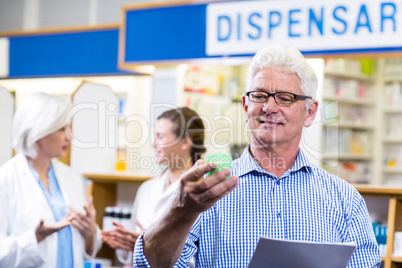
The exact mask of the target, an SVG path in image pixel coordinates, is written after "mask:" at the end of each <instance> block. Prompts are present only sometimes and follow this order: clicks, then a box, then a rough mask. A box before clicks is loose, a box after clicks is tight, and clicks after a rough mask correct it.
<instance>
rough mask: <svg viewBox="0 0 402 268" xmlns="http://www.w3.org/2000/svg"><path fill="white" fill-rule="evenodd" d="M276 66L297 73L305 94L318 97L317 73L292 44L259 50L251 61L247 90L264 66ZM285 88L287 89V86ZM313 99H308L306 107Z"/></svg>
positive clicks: (284, 70) (281, 69)
mask: <svg viewBox="0 0 402 268" xmlns="http://www.w3.org/2000/svg"><path fill="white" fill-rule="evenodd" d="M269 67H271V68H275V69H278V70H280V71H283V72H287V73H296V75H297V76H298V77H299V79H300V87H301V90H302V91H303V94H305V95H306V96H310V97H312V98H313V99H315V97H316V92H317V87H318V79H317V75H316V73H315V71H314V69H313V67H311V65H310V64H309V63H308V62H307V61H306V59H305V58H304V57H303V55H302V54H301V53H300V51H298V50H297V49H296V48H294V47H291V46H280V45H274V46H271V47H267V48H264V49H262V50H260V51H258V52H257V53H256V54H255V56H254V58H253V60H252V61H251V63H250V66H249V68H248V72H247V80H246V92H248V91H250V90H251V85H252V83H253V80H254V77H255V75H256V74H257V73H258V72H259V71H261V70H262V69H264V68H269ZM283 90H286V89H285V88H284V89H283ZM312 103H313V100H311V99H307V100H306V109H308V107H309V106H310V105H311V104H312Z"/></svg>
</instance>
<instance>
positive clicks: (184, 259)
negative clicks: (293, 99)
mask: <svg viewBox="0 0 402 268" xmlns="http://www.w3.org/2000/svg"><path fill="white" fill-rule="evenodd" d="M232 173H233V174H234V175H237V176H239V186H238V187H237V188H236V189H235V190H233V191H232V192H231V193H230V194H228V195H227V196H226V197H224V198H222V199H221V200H219V201H218V202H217V203H216V204H215V205H214V206H213V207H212V208H210V209H209V210H207V211H205V212H203V213H202V214H201V215H200V216H199V217H198V219H197V220H196V222H195V223H194V225H193V227H192V228H191V230H190V233H189V234H188V236H187V241H186V244H185V247H184V249H183V252H182V254H181V256H180V258H179V260H178V262H177V263H176V265H175V267H188V263H189V260H190V259H191V258H192V257H193V256H194V258H195V266H196V267H228V268H233V267H247V265H248V263H249V261H250V259H251V257H252V255H253V252H254V250H255V248H256V245H257V242H258V239H259V237H261V236H264V237H269V238H278V239H289V240H299V241H312V242H355V243H356V245H357V248H356V250H355V252H354V253H353V255H352V257H351V259H350V261H349V264H348V267H359V268H361V267H379V265H380V263H381V258H380V253H379V249H378V245H377V242H376V240H375V237H374V233H373V228H372V225H371V223H370V219H369V215H368V211H367V208H366V204H365V202H364V199H363V198H362V196H361V195H360V194H359V193H358V191H357V190H356V189H355V188H354V187H353V186H351V185H350V184H349V183H347V182H346V181H344V180H342V179H340V178H338V177H336V176H334V175H332V174H330V173H328V172H326V171H324V170H323V169H321V168H319V167H316V166H314V165H312V164H310V163H309V162H308V160H307V158H306V157H305V155H304V154H303V153H302V151H300V152H299V154H298V156H297V158H296V161H295V163H294V165H293V166H292V167H291V168H290V169H289V170H287V171H286V172H285V173H284V174H282V176H281V177H280V178H278V177H276V176H275V175H273V174H271V173H269V172H267V171H265V170H263V169H262V168H261V167H260V166H259V165H258V164H257V163H256V162H255V160H254V159H253V158H252V156H251V155H250V153H249V152H248V148H247V149H246V150H245V151H244V153H243V154H242V156H241V158H239V159H237V160H235V161H233V163H232ZM133 259H134V267H150V266H149V264H148V262H147V260H146V258H145V256H144V255H143V250H142V236H140V237H139V239H138V240H137V243H136V245H135V249H134V257H133Z"/></svg>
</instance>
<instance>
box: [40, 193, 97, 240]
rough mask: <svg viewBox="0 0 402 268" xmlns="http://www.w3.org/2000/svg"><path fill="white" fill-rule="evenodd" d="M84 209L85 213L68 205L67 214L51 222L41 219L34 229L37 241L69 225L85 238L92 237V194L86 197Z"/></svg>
mask: <svg viewBox="0 0 402 268" xmlns="http://www.w3.org/2000/svg"><path fill="white" fill-rule="evenodd" d="M84 210H85V213H81V212H79V211H77V210H76V209H74V208H72V207H68V210H67V214H66V215H65V216H64V217H63V218H61V219H60V220H59V221H58V222H56V223H53V224H45V222H44V220H43V219H41V220H40V222H39V224H38V226H37V227H36V230H35V235H36V240H37V241H38V243H39V242H41V241H42V240H44V239H45V238H46V237H47V236H49V235H51V234H53V233H54V232H57V231H59V230H60V229H62V228H64V227H66V226H69V225H72V226H74V227H75V228H77V229H78V230H79V232H80V233H81V234H82V236H83V237H84V238H85V240H87V239H88V240H90V239H92V238H93V236H94V234H95V231H96V222H95V216H96V210H95V207H94V205H93V198H92V196H90V197H89V198H88V203H87V205H85V206H84Z"/></svg>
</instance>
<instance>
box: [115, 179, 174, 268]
mask: <svg viewBox="0 0 402 268" xmlns="http://www.w3.org/2000/svg"><path fill="white" fill-rule="evenodd" d="M168 174H169V172H168V171H167V172H164V173H163V174H162V176H160V177H155V178H153V179H150V180H148V181H146V182H144V183H142V184H141V186H140V188H139V189H138V191H137V194H136V196H135V200H134V204H133V207H132V210H131V226H133V228H132V229H131V231H134V232H138V233H141V232H142V230H141V228H140V227H139V226H138V225H137V224H136V223H135V220H137V221H138V222H139V223H140V224H141V225H142V226H143V227H144V228H145V229H147V228H149V227H150V226H151V225H152V224H153V223H155V222H156V221H157V220H158V219H159V218H160V217H161V216H162V214H163V213H164V211H165V209H166V207H167V206H168V205H169V203H170V200H171V198H172V197H173V195H174V194H175V192H176V190H177V188H178V187H179V182H180V180H177V181H175V182H174V183H172V184H170V185H169V186H168V187H167V188H166V189H165V186H166V185H168V180H169V177H168ZM133 250H134V249H133ZM116 255H117V258H118V260H119V261H120V262H122V263H124V264H130V265H132V264H133V258H132V251H126V250H121V249H118V250H117V251H116Z"/></svg>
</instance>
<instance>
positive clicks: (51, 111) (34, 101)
mask: <svg viewBox="0 0 402 268" xmlns="http://www.w3.org/2000/svg"><path fill="white" fill-rule="evenodd" d="M70 108H71V103H70V101H68V100H67V99H65V98H63V97H59V96H53V95H49V94H46V93H43V92H36V93H33V94H31V95H29V96H27V97H25V98H24V100H23V101H22V102H21V104H20V105H19V106H18V108H17V111H16V112H15V115H14V119H13V147H14V149H15V150H16V151H17V152H22V153H23V154H24V155H26V156H28V157H30V158H36V156H37V147H36V142H37V141H38V140H39V139H41V138H44V137H46V136H47V135H49V134H52V133H53V132H55V131H57V130H59V129H61V128H63V127H64V126H66V125H67V124H68V123H69V121H70V120H69V119H67V118H66V115H67V112H68V110H69V109H70Z"/></svg>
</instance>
